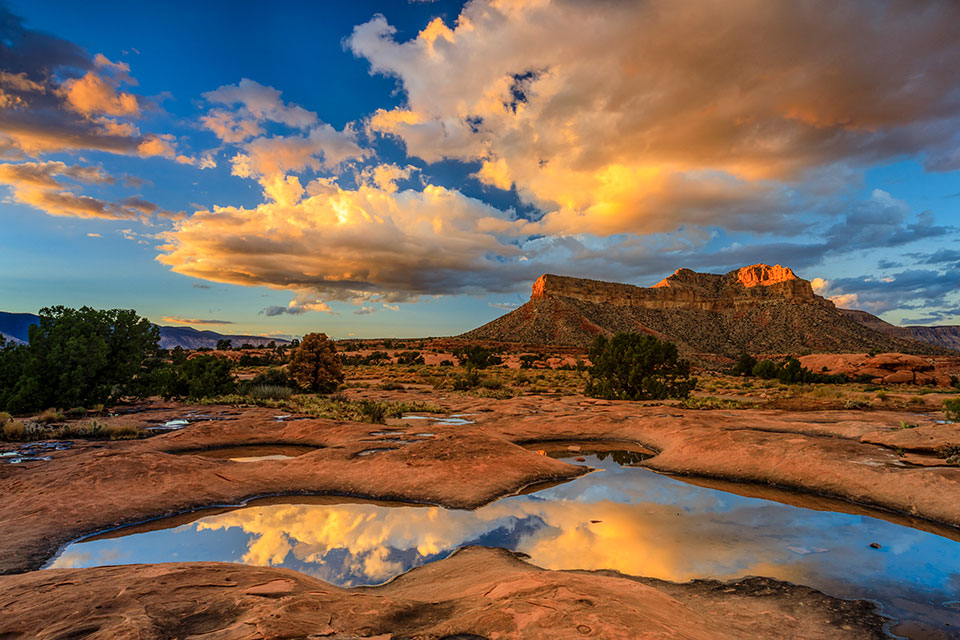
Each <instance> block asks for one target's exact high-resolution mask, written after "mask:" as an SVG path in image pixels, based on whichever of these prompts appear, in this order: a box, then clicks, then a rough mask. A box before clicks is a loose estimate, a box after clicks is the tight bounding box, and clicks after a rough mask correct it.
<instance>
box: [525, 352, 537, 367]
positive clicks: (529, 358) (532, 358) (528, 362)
mask: <svg viewBox="0 0 960 640" xmlns="http://www.w3.org/2000/svg"><path fill="white" fill-rule="evenodd" d="M539 359H540V356H538V355H537V354H535V353H526V354H524V355H522V356H520V368H521V369H533V363H534V362H536V361H537V360H539Z"/></svg>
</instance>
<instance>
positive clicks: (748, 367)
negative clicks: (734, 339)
mask: <svg viewBox="0 0 960 640" xmlns="http://www.w3.org/2000/svg"><path fill="white" fill-rule="evenodd" d="M756 366H757V359H756V358H754V357H753V356H752V355H750V354H749V353H746V352H744V353H742V354H740V357H739V358H738V359H737V363H736V364H735V365H733V368H732V369H730V375H732V376H749V375H753V369H754V367H756Z"/></svg>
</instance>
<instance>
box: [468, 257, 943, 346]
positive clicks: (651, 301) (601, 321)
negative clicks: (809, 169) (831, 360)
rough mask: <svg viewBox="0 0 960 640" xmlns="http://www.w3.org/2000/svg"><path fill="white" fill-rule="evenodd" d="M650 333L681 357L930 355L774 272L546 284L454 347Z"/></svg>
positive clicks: (567, 342) (568, 342) (554, 279)
mask: <svg viewBox="0 0 960 640" xmlns="http://www.w3.org/2000/svg"><path fill="white" fill-rule="evenodd" d="M618 331H638V332H644V333H650V334H653V335H656V336H658V337H661V338H666V339H668V340H671V341H672V342H675V343H676V344H677V346H678V347H679V348H680V349H681V351H684V352H686V353H701V354H721V355H727V356H736V355H737V354H739V353H741V352H743V351H748V352H750V353H801V352H805V351H813V352H858V351H871V350H876V351H902V352H908V353H931V352H937V351H938V350H937V349H936V348H934V347H932V346H930V345H927V344H923V343H920V342H916V341H914V340H911V339H909V336H897V335H890V334H887V333H884V332H882V331H878V330H876V329H873V328H871V327H867V326H864V325H863V324H862V323H861V322H858V321H857V320H855V319H852V318H850V317H847V316H846V315H844V314H843V313H842V312H841V311H840V310H838V309H837V308H836V307H835V306H834V304H833V303H832V302H830V301H829V300H825V299H824V298H822V297H820V296H818V295H816V294H815V293H814V292H813V288H812V287H811V286H810V283H809V282H808V281H806V280H803V279H802V278H799V277H798V276H797V275H796V274H795V273H794V272H793V271H792V270H790V269H789V268H787V267H783V266H780V265H774V266H770V265H765V264H755V265H752V266H749V267H743V268H741V269H737V270H735V271H731V272H730V273H727V274H723V275H719V274H712V273H697V272H695V271H691V270H690V269H678V270H677V271H676V272H675V273H674V274H673V275H671V276H669V277H668V278H665V279H664V280H662V281H660V282H658V283H657V284H656V285H654V286H652V287H637V286H634V285H629V284H620V283H616V282H600V281H597V280H586V279H583V278H571V277H566V276H556V275H551V274H546V275H543V276H541V277H540V278H538V279H537V281H536V282H534V283H533V290H532V292H531V296H530V301H529V302H527V303H526V304H524V305H523V306H522V307H520V308H519V309H517V310H515V311H512V312H510V313H508V314H506V315H504V316H502V317H500V318H498V319H496V320H494V321H493V322H490V323H488V324H486V325H484V326H482V327H479V328H478V329H474V330H473V331H470V332H468V333H466V334H464V335H463V336H462V337H463V338H466V339H474V340H490V341H502V342H524V343H530V344H549V345H564V346H586V345H588V344H589V343H590V341H591V340H592V339H593V337H594V336H596V335H598V334H605V335H610V334H612V333H616V332H618Z"/></svg>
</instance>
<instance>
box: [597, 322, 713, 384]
mask: <svg viewBox="0 0 960 640" xmlns="http://www.w3.org/2000/svg"><path fill="white" fill-rule="evenodd" d="M590 361H591V362H592V363H593V366H592V367H590V370H589V371H590V380H589V382H588V383H587V389H586V393H587V395H589V396H593V397H595V398H607V399H611V400H644V399H657V400H659V399H663V398H686V397H687V396H689V395H690V391H691V390H693V388H694V387H695V386H696V384H697V381H696V378H691V377H690V363H689V362H688V361H686V360H681V359H680V358H679V357H678V352H677V347H676V345H675V344H673V343H672V342H667V341H661V340H658V339H657V338H655V337H653V336H651V335H646V334H638V333H618V334H616V335H614V336H613V337H612V338H610V339H607V338H606V336H602V335H600V336H597V337H596V338H595V339H594V341H593V344H592V345H590Z"/></svg>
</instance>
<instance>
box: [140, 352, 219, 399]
mask: <svg viewBox="0 0 960 640" xmlns="http://www.w3.org/2000/svg"><path fill="white" fill-rule="evenodd" d="M153 383H154V389H155V393H157V394H158V395H161V396H163V397H164V398H167V399H169V398H205V397H208V396H219V395H226V394H230V393H233V392H234V391H235V390H236V387H237V385H236V382H235V381H234V379H233V376H232V375H230V361H229V360H227V359H225V358H218V357H216V356H207V355H203V356H197V357H196V358H191V359H190V360H187V361H185V362H184V363H183V364H181V365H170V366H167V367H163V368H160V369H158V370H156V371H155V372H154V378H153Z"/></svg>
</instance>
